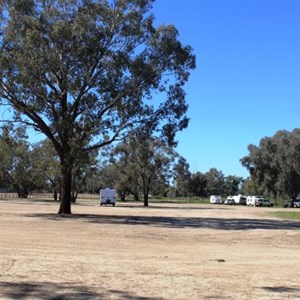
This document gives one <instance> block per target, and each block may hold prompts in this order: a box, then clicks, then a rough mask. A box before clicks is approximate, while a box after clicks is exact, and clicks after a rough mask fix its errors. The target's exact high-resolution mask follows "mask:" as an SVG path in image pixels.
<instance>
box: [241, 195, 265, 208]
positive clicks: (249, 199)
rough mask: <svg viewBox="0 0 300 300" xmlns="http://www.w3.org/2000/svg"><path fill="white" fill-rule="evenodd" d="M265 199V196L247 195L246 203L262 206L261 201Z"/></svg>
mask: <svg viewBox="0 0 300 300" xmlns="http://www.w3.org/2000/svg"><path fill="white" fill-rule="evenodd" d="M263 201H265V198H264V197H263V196H247V199H246V203H247V205H249V206H261V205H260V203H262V202H263Z"/></svg>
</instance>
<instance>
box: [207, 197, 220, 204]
mask: <svg viewBox="0 0 300 300" xmlns="http://www.w3.org/2000/svg"><path fill="white" fill-rule="evenodd" d="M209 202H210V203H211V204H222V203H223V200H222V197H221V196H220V195H211V196H210V200H209Z"/></svg>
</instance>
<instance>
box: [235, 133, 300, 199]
mask: <svg viewBox="0 0 300 300" xmlns="http://www.w3.org/2000/svg"><path fill="white" fill-rule="evenodd" d="M248 150H249V154H248V155H247V156H245V157H243V158H242V159H241V163H242V165H243V166H245V167H246V168H247V169H248V170H249V172H250V175H251V178H252V179H253V180H254V182H256V184H259V185H260V186H261V187H263V188H264V189H265V190H266V191H267V192H269V193H271V194H273V195H274V196H275V197H276V196H281V195H285V196H288V197H290V198H291V199H292V200H293V201H295V200H296V198H297V196H298V194H299V193H300V129H299V128H296V129H294V130H293V131H291V132H289V131H287V130H280V131H278V132H276V134H275V135H274V136H272V137H264V138H262V139H261V140H260V142H259V145H258V146H255V145H252V144H251V145H249V146H248Z"/></svg>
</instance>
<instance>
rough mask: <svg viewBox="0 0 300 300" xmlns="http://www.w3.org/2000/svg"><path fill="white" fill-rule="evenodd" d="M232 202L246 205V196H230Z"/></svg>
mask: <svg viewBox="0 0 300 300" xmlns="http://www.w3.org/2000/svg"><path fill="white" fill-rule="evenodd" d="M232 198H233V200H234V202H235V204H236V205H246V199H247V197H246V196H243V195H236V196H232Z"/></svg>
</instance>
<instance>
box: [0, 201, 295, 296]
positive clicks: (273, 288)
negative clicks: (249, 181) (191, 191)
mask: <svg viewBox="0 0 300 300" xmlns="http://www.w3.org/2000/svg"><path fill="white" fill-rule="evenodd" d="M150 205H151V206H150V207H148V208H144V207H142V206H141V204H137V203H131V204H130V203H129V204H128V203H127V204H121V203H117V206H116V207H110V206H109V207H108V206H107V207H100V206H99V205H98V203H97V202H96V200H93V201H92V200H87V199H86V200H79V203H77V204H76V205H74V206H73V208H72V210H73V215H72V216H70V217H60V216H58V215H57V214H56V212H57V210H58V204H57V203H54V202H51V201H35V200H30V199H29V200H26V199H24V200H18V199H10V200H4V199H2V200H0V270H1V273H0V299H53V300H54V299H56V300H58V299H60V300H62V299H287V298H288V299H300V222H299V221H291V220H289V221H288V220H280V219H278V218H276V217H272V216H270V215H269V214H268V213H267V212H268V211H270V208H250V207H225V206H213V205H197V204H159V203H156V204H150ZM272 211H280V209H275V208H272Z"/></svg>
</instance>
